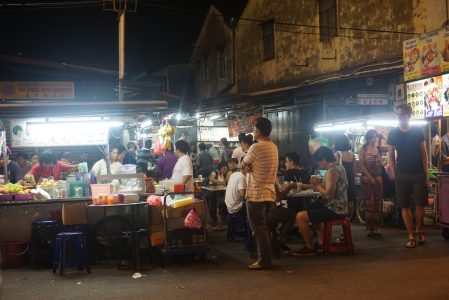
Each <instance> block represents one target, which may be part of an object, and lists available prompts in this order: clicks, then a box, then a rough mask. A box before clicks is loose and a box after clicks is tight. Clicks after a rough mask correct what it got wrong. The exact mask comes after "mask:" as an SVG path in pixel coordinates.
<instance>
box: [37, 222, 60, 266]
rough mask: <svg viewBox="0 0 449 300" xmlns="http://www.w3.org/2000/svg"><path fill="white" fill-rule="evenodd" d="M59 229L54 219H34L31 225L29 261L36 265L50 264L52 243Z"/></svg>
mask: <svg viewBox="0 0 449 300" xmlns="http://www.w3.org/2000/svg"><path fill="white" fill-rule="evenodd" d="M59 230H60V225H59V222H58V221H56V220H42V221H34V222H33V223H32V225H31V242H30V262H31V266H32V267H36V266H37V265H42V266H50V265H51V263H52V256H53V244H54V238H55V236H56V234H57V233H58V232H59Z"/></svg>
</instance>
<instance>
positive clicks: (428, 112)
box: [407, 74, 449, 119]
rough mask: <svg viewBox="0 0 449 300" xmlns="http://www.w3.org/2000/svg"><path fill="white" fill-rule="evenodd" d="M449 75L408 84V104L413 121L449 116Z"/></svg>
mask: <svg viewBox="0 0 449 300" xmlns="http://www.w3.org/2000/svg"><path fill="white" fill-rule="evenodd" d="M448 98H449V75H448V74H447V75H440V76H434V77H429V78H426V79H422V80H418V81H413V82H409V83H407V103H408V104H409V105H410V106H411V107H412V118H413V119H424V118H434V117H446V116H449V99H448Z"/></svg>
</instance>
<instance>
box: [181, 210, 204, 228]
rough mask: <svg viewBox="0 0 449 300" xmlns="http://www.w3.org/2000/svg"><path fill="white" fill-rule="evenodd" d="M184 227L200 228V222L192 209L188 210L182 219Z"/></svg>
mask: <svg viewBox="0 0 449 300" xmlns="http://www.w3.org/2000/svg"><path fill="white" fill-rule="evenodd" d="M184 226H185V227H186V228H201V227H202V224H201V220H200V218H199V217H198V215H197V214H196V211H195V209H194V208H192V209H191V210H190V212H189V213H188V214H187V216H186V218H185V219H184Z"/></svg>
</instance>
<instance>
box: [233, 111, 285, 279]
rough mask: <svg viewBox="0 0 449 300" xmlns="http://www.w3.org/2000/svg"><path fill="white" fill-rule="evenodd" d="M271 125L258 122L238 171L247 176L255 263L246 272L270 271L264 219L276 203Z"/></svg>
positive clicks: (276, 162) (275, 157) (276, 160)
mask: <svg viewBox="0 0 449 300" xmlns="http://www.w3.org/2000/svg"><path fill="white" fill-rule="evenodd" d="M270 134H271V122H270V120H268V119H267V118H258V119H257V120H256V125H255V127H254V139H255V140H256V141H257V143H256V144H253V145H252V146H251V147H250V148H249V150H248V153H247V154H246V156H245V158H244V159H243V161H242V164H241V166H240V169H241V171H242V173H244V174H246V175H247V179H248V187H247V190H246V198H247V202H246V203H247V212H248V219H249V223H250V226H251V229H252V230H253V232H254V235H255V237H256V242H257V254H258V260H257V261H256V262H255V263H254V264H251V265H249V266H248V269H250V270H263V269H271V267H272V264H271V243H270V236H269V233H268V227H267V215H268V212H269V211H270V208H271V207H272V205H273V204H274V202H275V200H276V191H275V189H274V185H275V182H276V174H277V169H278V165H279V156H278V149H277V147H276V145H275V144H274V143H273V142H272V140H271V138H270Z"/></svg>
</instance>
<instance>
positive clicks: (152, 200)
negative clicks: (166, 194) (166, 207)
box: [147, 195, 162, 206]
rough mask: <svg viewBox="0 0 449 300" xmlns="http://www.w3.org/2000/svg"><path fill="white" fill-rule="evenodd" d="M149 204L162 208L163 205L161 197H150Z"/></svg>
mask: <svg viewBox="0 0 449 300" xmlns="http://www.w3.org/2000/svg"><path fill="white" fill-rule="evenodd" d="M147 203H148V205H153V206H161V205H162V200H161V196H156V195H150V196H148V198H147Z"/></svg>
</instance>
